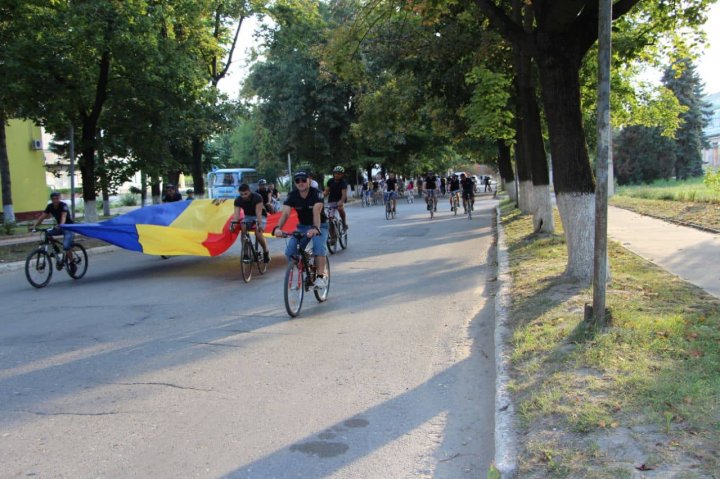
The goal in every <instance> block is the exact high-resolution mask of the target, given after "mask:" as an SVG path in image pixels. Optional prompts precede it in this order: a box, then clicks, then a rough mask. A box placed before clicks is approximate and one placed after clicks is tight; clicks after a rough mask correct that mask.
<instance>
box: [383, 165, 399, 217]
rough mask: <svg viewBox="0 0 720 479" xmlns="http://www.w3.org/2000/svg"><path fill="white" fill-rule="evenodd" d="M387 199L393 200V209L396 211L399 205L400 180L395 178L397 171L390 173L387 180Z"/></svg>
mask: <svg viewBox="0 0 720 479" xmlns="http://www.w3.org/2000/svg"><path fill="white" fill-rule="evenodd" d="M385 187H386V189H385V201H386V202H387V201H392V210H393V212H395V207H396V206H397V187H398V180H397V178H395V173H390V178H388V180H387V181H386V182H385Z"/></svg>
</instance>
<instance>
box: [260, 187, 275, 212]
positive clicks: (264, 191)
mask: <svg viewBox="0 0 720 479" xmlns="http://www.w3.org/2000/svg"><path fill="white" fill-rule="evenodd" d="M255 193H257V194H258V195H260V196H262V200H263V207H264V208H265V211H266V212H267V213H270V214H272V213H275V209H274V208H273V205H272V191H271V190H270V189H269V188H268V187H267V181H266V180H264V179H263V180H260V181H258V189H257V191H256V192H255Z"/></svg>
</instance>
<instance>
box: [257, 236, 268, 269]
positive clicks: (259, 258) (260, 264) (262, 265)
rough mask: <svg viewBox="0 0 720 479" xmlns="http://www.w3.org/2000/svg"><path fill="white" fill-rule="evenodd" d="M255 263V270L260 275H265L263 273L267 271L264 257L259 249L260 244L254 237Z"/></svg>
mask: <svg viewBox="0 0 720 479" xmlns="http://www.w3.org/2000/svg"><path fill="white" fill-rule="evenodd" d="M254 249H255V262H256V263H257V269H258V272H259V273H260V274H265V271H267V267H268V264H267V263H266V262H265V255H264V253H263V250H262V248H260V244H259V243H258V241H257V236H256V237H255V248H254Z"/></svg>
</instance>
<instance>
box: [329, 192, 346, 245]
mask: <svg viewBox="0 0 720 479" xmlns="http://www.w3.org/2000/svg"><path fill="white" fill-rule="evenodd" d="M326 214H327V217H328V239H327V247H328V250H329V251H330V253H332V254H335V253H337V247H338V243H340V247H341V248H342V249H347V244H348V243H347V240H348V233H347V229H346V228H345V226H344V225H343V224H342V221H340V217H339V215H338V204H337V203H328V205H327V209H326Z"/></svg>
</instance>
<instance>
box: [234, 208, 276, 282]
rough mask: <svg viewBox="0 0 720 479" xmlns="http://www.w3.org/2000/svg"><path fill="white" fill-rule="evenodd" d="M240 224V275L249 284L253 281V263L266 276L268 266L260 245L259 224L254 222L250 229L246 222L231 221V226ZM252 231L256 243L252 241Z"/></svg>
mask: <svg viewBox="0 0 720 479" xmlns="http://www.w3.org/2000/svg"><path fill="white" fill-rule="evenodd" d="M238 223H239V224H240V228H241V230H240V237H241V240H240V273H241V274H242V278H243V281H245V282H246V283H249V282H250V280H251V279H252V268H253V263H255V264H256V265H257V269H258V272H259V273H260V274H265V271H267V266H268V264H267V263H266V262H265V257H264V256H263V250H262V248H261V247H260V244H259V243H258V238H257V235H258V231H257V227H256V225H257V222H256V221H253V222H252V224H251V225H250V226H251V228H250V229H248V225H247V224H245V222H244V221H231V222H230V226H231V227H234V226H235V225H236V224H238ZM250 231H255V242H254V243H253V241H252V239H250Z"/></svg>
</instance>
